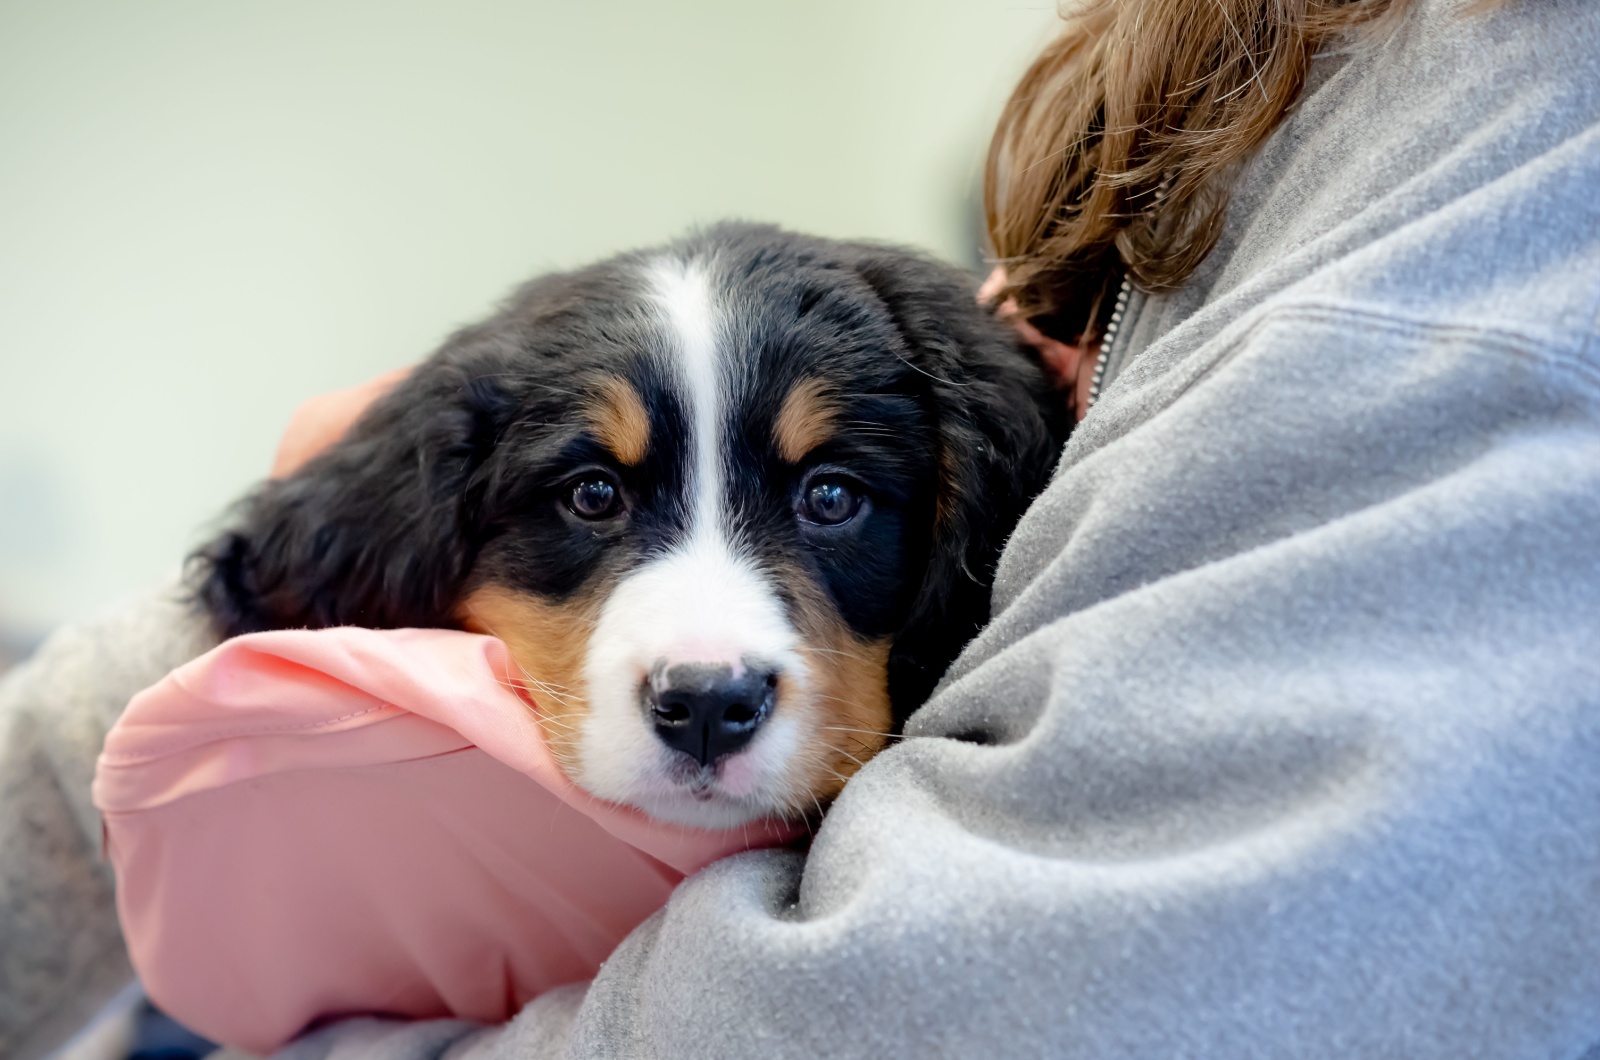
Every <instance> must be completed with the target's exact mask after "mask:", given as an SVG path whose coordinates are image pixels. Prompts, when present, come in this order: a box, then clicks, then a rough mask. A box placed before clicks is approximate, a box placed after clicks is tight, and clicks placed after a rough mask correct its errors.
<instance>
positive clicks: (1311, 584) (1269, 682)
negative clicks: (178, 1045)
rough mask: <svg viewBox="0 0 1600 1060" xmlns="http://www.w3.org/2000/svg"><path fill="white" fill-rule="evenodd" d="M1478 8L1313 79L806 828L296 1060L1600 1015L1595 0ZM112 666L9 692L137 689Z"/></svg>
mask: <svg viewBox="0 0 1600 1060" xmlns="http://www.w3.org/2000/svg"><path fill="white" fill-rule="evenodd" d="M1467 6H1468V5H1467V3H1466V2H1465V0H1422V2H1421V3H1420V4H1419V5H1418V7H1417V9H1416V10H1414V11H1413V12H1412V14H1411V15H1410V16H1408V18H1407V20H1406V21H1405V23H1404V24H1403V25H1402V26H1400V27H1399V28H1398V30H1397V32H1395V33H1394V34H1393V35H1392V36H1390V37H1388V38H1386V40H1385V41H1384V42H1382V43H1381V45H1379V46H1376V47H1370V48H1366V49H1360V50H1353V51H1351V52H1349V53H1346V54H1337V55H1329V56H1325V57H1323V58H1322V59H1320V60H1319V62H1318V64H1317V69H1316V72H1315V75H1314V83H1313V85H1312V86H1311V87H1310V88H1309V89H1308V92H1307V94H1306V96H1305V98H1304V99H1303V101H1302V102H1301V104H1300V105H1299V107H1298V108H1297V110H1296V111H1295V113H1294V114H1293V115H1292V116H1291V117H1290V118H1289V120H1288V121H1287V122H1286V123H1285V124H1284V125H1283V126H1282V127H1281V128H1280V129H1279V130H1278V132H1277V133H1276V134H1275V135H1274V137H1273V138H1272V140H1271V141H1270V142H1269V143H1268V144H1267V145H1266V147H1265V148H1264V149H1263V150H1262V151H1261V152H1260V153H1259V155H1258V156H1257V157H1256V158H1254V159H1253V161H1252V163H1251V164H1250V166H1249V167H1248V168H1247V169H1246V170H1245V171H1244V172H1243V173H1242V174H1241V176H1240V178H1239V181H1238V184H1237V191H1236V195H1235V197H1234V201H1233V206H1232V209H1231V211H1230V214H1229V217H1228V223H1227V229H1226V232H1225V234H1224V236H1223V239H1222V241H1221V243H1220V245H1219V246H1218V247H1217V249H1216V251H1215V252H1214V253H1213V254H1212V255H1211V257H1210V258H1209V259H1208V260H1207V262H1206V263H1205V265H1204V266H1203V267H1202V269H1201V270H1200V272H1199V273H1198V275H1196V276H1195V278H1194V280H1193V282H1192V283H1190V284H1189V285H1188V286H1186V287H1185V288H1184V289H1183V290H1182V291H1180V292H1177V293H1175V294H1171V295H1166V296H1162V297H1159V298H1154V297H1153V298H1148V299H1143V298H1136V299H1135V300H1134V303H1133V305H1132V306H1131V307H1130V313H1129V316H1128V318H1127V322H1126V323H1125V325H1124V327H1123V329H1122V332H1121V334H1120V336H1119V341H1118V345H1117V347H1116V349H1114V350H1113V351H1112V367H1113V371H1114V372H1115V373H1116V374H1115V378H1114V381H1113V382H1112V383H1111V385H1110V386H1109V387H1108V388H1107V389H1106V392H1105V395H1104V397H1103V399H1102V400H1101V402H1100V404H1099V405H1098V406H1097V407H1096V408H1095V409H1094V410H1093V412H1092V413H1091V414H1090V415H1089V417H1088V418H1087V420H1085V421H1084V423H1083V424H1082V425H1081V427H1080V429H1079V430H1078V432H1077V433H1076V434H1075V436H1074V437H1073V439H1072V442H1071V444H1070V445H1069V446H1068V448H1067V451H1066V454H1065V458H1064V461H1063V463H1062V467H1061V470H1060V472H1059V474H1058V475H1057V477H1056V479H1055V482H1054V483H1053V485H1052V486H1051V487H1050V489H1049V490H1048V491H1047V492H1046V493H1045V494H1044V496H1042V497H1041V498H1040V499H1039V501H1038V502H1037V503H1036V504H1035V505H1034V507H1033V509H1032V510H1031V511H1030V512H1029V513H1028V515H1027V516H1026V517H1025V518H1024V520H1023V522H1022V524H1021V525H1020V526H1019V527H1018V529H1017V532H1016V534H1015V536H1014V537H1013V539H1012V541H1011V543H1010V545H1009V546H1008V548H1007V550H1006V553H1005V556H1004V559H1003V562H1002V565H1001V570H1000V575H999V580H998V583H997V586H996V590H995V612H996V614H995V619H994V621H993V623H992V624H991V625H990V627H989V628H988V629H987V630H986V631H985V632H984V633H983V634H982V635H981V636H980V637H979V638H978V640H977V641H976V642H974V643H973V644H972V646H971V647H970V648H969V650H968V651H967V652H966V653H965V655H964V656H963V657H962V658H961V659H960V660H959V661H958V662H957V664H956V665H955V667H954V668H953V670H952V671H951V673H950V674H949V675H948V677H947V678H946V681H945V683H944V685H943V686H942V688H941V690H940V691H939V693H938V694H937V695H936V696H935V697H934V698H933V700H932V701H930V702H929V703H928V705H927V706H926V707H925V708H924V709H923V710H922V711H921V712H919V713H918V714H917V715H916V716H915V717H914V718H913V719H912V721H911V723H910V725H909V728H908V738H907V739H906V740H904V741H903V742H901V743H899V744H898V745H896V746H895V747H893V748H892V749H890V750H889V751H887V752H886V753H884V754H883V755H881V756H879V757H878V758H877V759H875V760H874V761H873V762H872V763H870V764H869V765H868V766H867V767H866V768H865V769H864V770H862V771H861V773H860V774H859V775H858V776H857V777H856V778H855V779H854V780H852V781H851V783H850V785H849V787H848V788H847V789H846V790H845V792H844V794H843V795H842V796H841V797H840V799H839V800H838V802H837V804H836V805H835V806H834V808H833V810H832V811H831V813H830V814H829V816H828V818H827V821H826V822H825V824H824V825H823V827H822V828H821V830H820V832H819V834H818V836H817V839H816V842H815V845H814V846H813V848H812V850H811V852H810V854H809V855H808V856H806V857H801V856H800V855H797V854H793V853H785V852H774V851H767V852H758V853H749V854H743V855H739V856H737V857H734V858H730V859H728V860H726V861H723V862H721V863H719V864H717V865H715V866H713V867H711V868H710V869H708V870H706V871H704V872H702V873H700V874H699V875H698V876H696V877H694V878H692V879H690V880H688V881H686V882H685V883H684V884H683V886H681V887H680V888H679V889H678V891H677V893H676V895H675V896H674V898H673V899H672V901H671V903H670V904H669V905H668V907H667V908H666V909H665V910H663V911H662V912H661V913H660V914H658V915H657V916H656V917H654V918H653V919H651V920H650V921H648V922H647V923H646V924H644V925H643V926H642V927H640V928H639V929H638V930H637V931H635V932H634V933H633V934H632V935H631V936H630V937H629V938H628V939H627V941H625V942H624V943H623V944H622V946H621V947H620V948H619V949H618V950H617V952H616V953H615V954H614V955H613V957H612V958H611V959H610V961H609V962H608V963H607V964H606V965H605V967H604V968H603V969H602V971H601V973H600V975H599V976H598V977H597V978H596V979H595V980H594V981H593V982H592V983H589V984H583V985H579V986H574V987H571V988H568V989H565V990H561V991H557V992H555V993H553V994H550V995H547V996H545V997H543V998H541V999H540V1000H538V1001H536V1002H534V1003H533V1004H531V1005H529V1006H528V1007H527V1009H525V1010H524V1011H523V1013H522V1014H521V1015H520V1016H519V1017H518V1018H517V1019H516V1020H514V1021H513V1022H512V1023H511V1024H509V1025H507V1026H505V1027H500V1028H488V1029H485V1028H478V1027H472V1026H469V1025H465V1024H460V1023H425V1024H410V1025H401V1024H392V1023H383V1022H380V1021H371V1020H366V1021H352V1022H347V1023H344V1024H339V1025H336V1026H333V1027H331V1028H328V1029H325V1030H323V1031H320V1032H318V1033H316V1034H313V1035H312V1036H310V1037H308V1038H306V1039H304V1040H303V1041H302V1042H300V1043H299V1044H297V1045H296V1046H295V1047H292V1048H291V1049H290V1050H289V1051H288V1052H289V1055H290V1056H292V1057H295V1058H299V1060H313V1058H321V1057H336V1058H354V1057H373V1058H380V1057H404V1058H412V1057H415V1058H421V1057H433V1056H441V1055H444V1054H448V1055H449V1056H451V1057H474V1058H483V1060H490V1058H492V1060H501V1058H506V1060H509V1058H523V1057H543V1056H550V1057H555V1056H575V1057H641V1058H651V1057H660V1058H665V1057H697V1058H698V1057H769V1056H771V1057H779V1056H793V1057H815V1056H907V1057H936V1056H951V1057H971V1056H986V1057H999V1056H1006V1057H1010V1056H1019V1057H1023V1056H1029V1057H1033V1056H1047V1057H1063V1058H1068V1057H1072V1058H1076V1057H1083V1058H1091V1057H1092V1058H1105V1057H1123V1056H1130V1057H1173V1056H1205V1057H1210V1056H1215V1057H1229V1058H1232V1057H1292V1058H1296V1060H1310V1058H1317V1057H1329V1058H1339V1060H1346V1058H1350V1057H1405V1058H1411V1060H1423V1058H1430V1057H1441V1058H1443V1057H1449V1058H1452V1060H1458V1058H1463V1057H1496V1058H1511V1057H1529V1058H1534V1057H1537V1058H1554V1060H1576V1058H1578V1057H1580V1056H1582V1055H1584V1054H1585V1053H1586V1050H1589V1049H1590V1048H1591V1047H1592V1046H1594V1045H1595V1043H1597V1042H1600V334H1597V332H1600V320H1597V313H1600V5H1596V4H1593V3H1588V2H1582V0H1566V2H1562V0H1510V2H1509V3H1508V4H1507V5H1505V6H1504V7H1502V8H1500V9H1499V10H1498V11H1495V12H1493V13H1490V14H1486V15H1485V14H1472V15H1469V14H1467V13H1465V8H1466V7H1467ZM168 620H170V616H168ZM109 635H113V636H124V635H128V634H127V633H126V631H117V630H112V631H110V634H109ZM153 635H154V634H153ZM163 635H165V634H163ZM79 636H81V634H79ZM160 647H163V648H164V650H172V649H174V648H178V647H181V638H179V641H178V642H174V643H170V644H166V645H160ZM105 650H107V651H110V650H111V648H110V647H109V646H107V647H106V649H105ZM53 652H54V653H55V654H52V653H53ZM180 658H181V652H180V653H179V655H178V656H176V657H173V658H171V659H170V660H168V661H169V662H176V661H180ZM70 664H73V657H72V656H71V654H70V653H67V654H66V655H62V654H61V651H60V649H59V648H52V649H50V650H47V651H46V652H45V654H44V655H43V656H42V657H41V658H40V659H39V660H38V661H37V662H36V663H34V664H33V667H32V669H31V670H30V671H29V672H26V673H24V674H22V675H19V676H18V677H17V678H16V679H14V680H13V681H12V682H11V683H9V684H8V685H7V686H6V692H5V698H4V700H3V701H0V702H3V707H4V710H5V711H7V712H8V714H7V715H6V716H8V717H10V716H15V715H16V714H17V712H18V711H19V709H21V708H19V705H18V704H19V702H21V701H22V700H23V699H25V698H26V697H28V696H30V695H31V696H34V697H38V696H44V695H54V696H56V697H57V698H59V699H61V700H62V701H63V703H69V701H70V702H77V701H79V700H89V699H93V698H94V697H95V696H96V695H101V696H104V693H103V692H100V691H96V690H94V689H91V688H90V687H88V686H90V685H93V684H94V683H95V682H96V681H99V680H101V679H102V675H99V674H97V673H91V672H83V671H80V672H69V673H65V674H63V673H62V670H63V667H64V666H66V665H70ZM41 672H49V673H54V674H56V675H57V676H56V677H55V678H54V680H55V681H56V683H55V684H50V683H48V682H46V683H44V684H41V683H40V682H41V680H42V678H41V677H40V674H41ZM107 679H109V678H107ZM30 682H31V683H30ZM127 690H131V689H127ZM127 690H124V691H127ZM33 716H34V717H35V718H37V717H38V716H39V714H38V712H37V711H35V713H34V715H33ZM45 724H47V725H48V724H50V723H48V722H46V723H45ZM7 732H8V733H11V734H10V735H7V736H6V737H5V738H6V739H8V740H15V739H16V737H15V735H14V732H13V731H12V730H7ZM34 738H35V740H38V739H39V737H37V736H36V737H34ZM24 739H25V740H26V737H24ZM11 753H14V752H11V751H8V754H11ZM81 753H82V754H83V755H84V756H88V755H90V754H91V753H92V748H84V749H82V752H81ZM7 761H8V762H9V761H10V759H9V758H8V759H7ZM8 768H9V766H8ZM43 768H46V769H48V768H49V767H48V766H46V767H43ZM57 768H58V774H57V775H61V776H66V777H69V778H70V779H71V781H72V783H73V784H78V783H80V778H81V772H82V771H81V770H78V772H72V771H71V770H67V769H62V768H61V767H60V766H59V764H58V765H57ZM73 768H77V767H73ZM18 775H19V776H20V775H23V774H18ZM71 797H72V798H74V799H75V798H78V797H79V795H78V793H77V789H74V791H73V792H72V795H71ZM80 816H81V813H80ZM9 857H10V855H9V851H8V853H7V858H8V859H9ZM7 871H9V872H12V873H15V872H16V869H15V868H14V867H13V868H11V869H9V870H7ZM82 893H83V895H84V896H85V897H84V899H83V900H85V901H87V900H89V899H90V898H93V897H95V895H96V894H98V892H95V891H94V890H93V889H92V888H86V889H85V890H84V891H83V892H82ZM6 915H7V916H9V917H12V918H13V919H12V920H11V921H10V922H9V923H8V924H7V926H6V928H5V930H6V931H7V932H11V931H14V930H16V928H15V920H14V918H15V917H16V915H17V911H16V910H15V909H8V910H7V912H6ZM101 917H103V911H102V910H101V909H99V908H95V909H85V910H84V911H83V912H81V913H80V914H75V915H74V921H75V922H77V923H84V924H97V925H103V920H102V919H99V918H101ZM97 930H99V928H97ZM63 937H66V936H63ZM8 942H9V939H8ZM16 963H17V962H16V960H15V959H14V958H13V957H12V956H11V951H10V950H9V949H8V950H7V956H6V957H5V958H4V962H3V964H0V967H3V971H0V974H4V975H5V976H7V977H8V978H7V984H8V985H7V990H8V991H9V990H10V986H9V983H10V982H14V981H18V980H17V979H16V978H15V977H16V976H18V975H19V974H22V973H21V972H19V970H18V968H17V967H16ZM0 1011H3V1010H0ZM0 1019H3V1017H0ZM1593 1055H1595V1056H1600V1052H1597V1053H1595V1054H1593Z"/></svg>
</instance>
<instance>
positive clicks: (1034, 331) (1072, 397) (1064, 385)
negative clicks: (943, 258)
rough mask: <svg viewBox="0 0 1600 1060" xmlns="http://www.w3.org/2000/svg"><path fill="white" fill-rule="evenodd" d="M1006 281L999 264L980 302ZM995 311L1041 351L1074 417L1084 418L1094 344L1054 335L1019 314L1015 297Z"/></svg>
mask: <svg viewBox="0 0 1600 1060" xmlns="http://www.w3.org/2000/svg"><path fill="white" fill-rule="evenodd" d="M1005 285H1006V270H1005V269H1003V268H998V267H997V268H996V269H995V270H994V271H993V272H991V273H990V274H989V278H988V279H986V280H984V281H983V286H982V287H980V288H978V303H979V304H980V305H988V304H990V303H991V302H993V301H994V298H995V296H996V295H997V294H999V293H1000V290H1001V289H1002V288H1003V287H1005ZM995 315H996V316H998V317H999V318H1000V319H1001V320H1004V321H1007V322H1008V323H1010V325H1011V326H1012V327H1013V328H1015V329H1016V331H1017V334H1018V335H1019V336H1020V337H1021V338H1022V341H1023V342H1025V343H1027V344H1028V345H1029V346H1032V347H1033V348H1034V349H1035V350H1038V351H1039V360H1040V362H1041V363H1042V364H1043V365H1044V370H1045V374H1046V375H1048V376H1049V377H1050V381H1051V382H1052V383H1054V384H1055V386H1056V389H1058V390H1065V391H1066V392H1067V395H1066V396H1067V407H1068V408H1069V409H1071V410H1072V416H1073V419H1074V420H1081V419H1083V417H1084V415H1085V414H1086V413H1087V412H1088V411H1089V385H1090V383H1091V382H1092V380H1093V376H1094V371H1093V367H1092V366H1093V362H1094V355H1095V352H1096V350H1095V348H1094V346H1093V344H1092V343H1090V342H1088V341H1087V340H1086V339H1084V340H1082V341H1080V342H1079V344H1077V345H1072V344H1070V343H1066V342H1062V341H1061V340H1060V339H1052V338H1051V337H1050V336H1048V335H1046V334H1045V333H1044V332H1042V331H1040V330H1039V329H1038V328H1036V327H1034V326H1033V325H1032V324H1030V323H1028V322H1027V321H1026V320H1023V319H1022V318H1021V317H1020V316H1018V315H1017V303H1016V300H1015V299H1011V298H1008V299H1006V300H1005V301H1004V302H1001V303H1000V305H999V307H998V308H996V309H995Z"/></svg>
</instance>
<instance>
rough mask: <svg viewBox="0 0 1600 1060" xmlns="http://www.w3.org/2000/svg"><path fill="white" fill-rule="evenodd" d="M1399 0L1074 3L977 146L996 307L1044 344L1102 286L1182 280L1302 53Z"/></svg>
mask: <svg viewBox="0 0 1600 1060" xmlns="http://www.w3.org/2000/svg"><path fill="white" fill-rule="evenodd" d="M1409 3H1410V0H1075V2H1074V3H1073V5H1072V6H1071V7H1070V8H1068V9H1066V10H1064V12H1063V18H1064V19H1065V21H1066V27H1065V29H1064V30H1063V31H1062V33H1061V35H1060V36H1059V37H1058V38H1056V40H1054V41H1053V42H1052V43H1051V44H1050V45H1049V46H1048V47H1047V48H1045V50H1044V53H1043V54H1041V55H1040V56H1039V57H1038V58H1037V59H1035V60H1034V62H1033V64H1032V65H1031V66H1030V67H1029V68H1028V71H1027V73H1026V74H1024V75H1023V78H1022V81H1021V83H1020V84H1018V85H1017V88H1016V90H1015V91H1014V92H1013V93H1012V95H1011V99H1010V100H1009V101H1008V102H1007V103H1006V107H1005V110H1004V111H1003V112H1002V114H1001V116H1000V124H999V126H998V128H996V130H995V134H994V139H993V140H992V141H991V143H990V145H989V158H988V163H987V166H986V168H985V173H984V195H983V200H984V219H985V222H986V224H987V226H988V231H989V240H990V246H991V249H992V251H993V253H994V254H995V256H996V257H997V259H998V263H999V264H1000V265H1003V266H1004V267H1005V269H1006V279H1007V285H1006V290H1005V292H1004V293H1003V294H1002V296H1001V298H1002V299H1003V298H1004V297H1008V296H1009V297H1015V298H1016V299H1017V302H1018V305H1019V308H1020V310H1021V313H1022V315H1023V316H1024V317H1025V318H1036V319H1037V318H1054V319H1055V320H1056V321H1058V324H1057V326H1056V327H1055V328H1054V329H1053V330H1055V331H1057V332H1058V335H1057V337H1060V338H1066V339H1072V338H1075V337H1076V336H1077V334H1078V333H1079V332H1092V331H1093V330H1094V329H1095V318H1096V314H1097V313H1098V312H1099V311H1100V308H1101V307H1102V306H1103V305H1104V303H1105V301H1106V297H1105V296H1106V293H1107V291H1108V289H1110V288H1112V287H1114V286H1115V284H1116V283H1117V282H1119V278H1120V277H1121V276H1123V275H1126V276H1127V277H1128V278H1129V279H1130V280H1132V282H1133V283H1134V284H1136V285H1137V286H1139V287H1141V288H1143V289H1145V290H1159V289H1161V288H1170V287H1173V286H1176V285H1177V284H1179V283H1181V282H1183V280H1184V279H1185V278H1187V277H1188V276H1189V274H1190V273H1191V272H1193V271H1194V269H1195V267H1196V266H1198V265H1199V264H1200V262H1201V261H1202V260H1204V258H1205V256H1206V255H1207V254H1208V253H1210V251H1211V248H1212V247H1213V246H1214V245H1215V243H1216V241H1217V236H1218V234H1219V232H1220V230H1221V227H1222V219H1223V215H1224V213H1225V211H1226V208H1227V203H1228V189H1229V183H1230V180H1231V177H1232V175H1233V172H1234V169H1235V167H1236V166H1237V164H1238V163H1239V162H1240V161H1241V160H1242V159H1243V158H1244V157H1245V156H1246V155H1248V154H1249V153H1250V152H1251V151H1253V150H1254V149H1255V148H1256V147H1258V146H1260V144H1261V143H1262V142H1263V141H1264V140H1265V139H1266V138H1267V136H1268V135H1269V134H1270V133H1271V132H1272V130H1273V129H1274V128H1276V127H1277V125H1278V123H1279V122H1280V121H1282V119H1283V117H1284V115H1285V114H1286V113H1287V112H1288V110H1289V108H1290V107H1291V106H1292V105H1293V104H1294V102H1295V100H1296V99H1297V98H1299V95H1300V91H1301V89H1302V88H1303V87H1304V85H1305V78H1306V72H1307V70H1308V68H1309V67H1310V64H1311V57H1312V56H1313V54H1315V53H1316V52H1317V50H1318V49H1319V48H1320V47H1321V46H1323V45H1325V44H1327V43H1330V42H1331V41H1332V40H1333V39H1334V38H1336V37H1337V36H1339V35H1341V34H1344V33H1347V32H1350V31H1351V30H1353V29H1355V28H1356V27H1358V26H1366V25H1371V24H1373V23H1375V22H1376V21H1377V20H1379V19H1383V21H1385V22H1387V21H1388V20H1389V18H1391V17H1396V16H1398V14H1399V13H1401V12H1402V11H1403V10H1404V9H1405V8H1406V7H1407V6H1408V4H1409Z"/></svg>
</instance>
